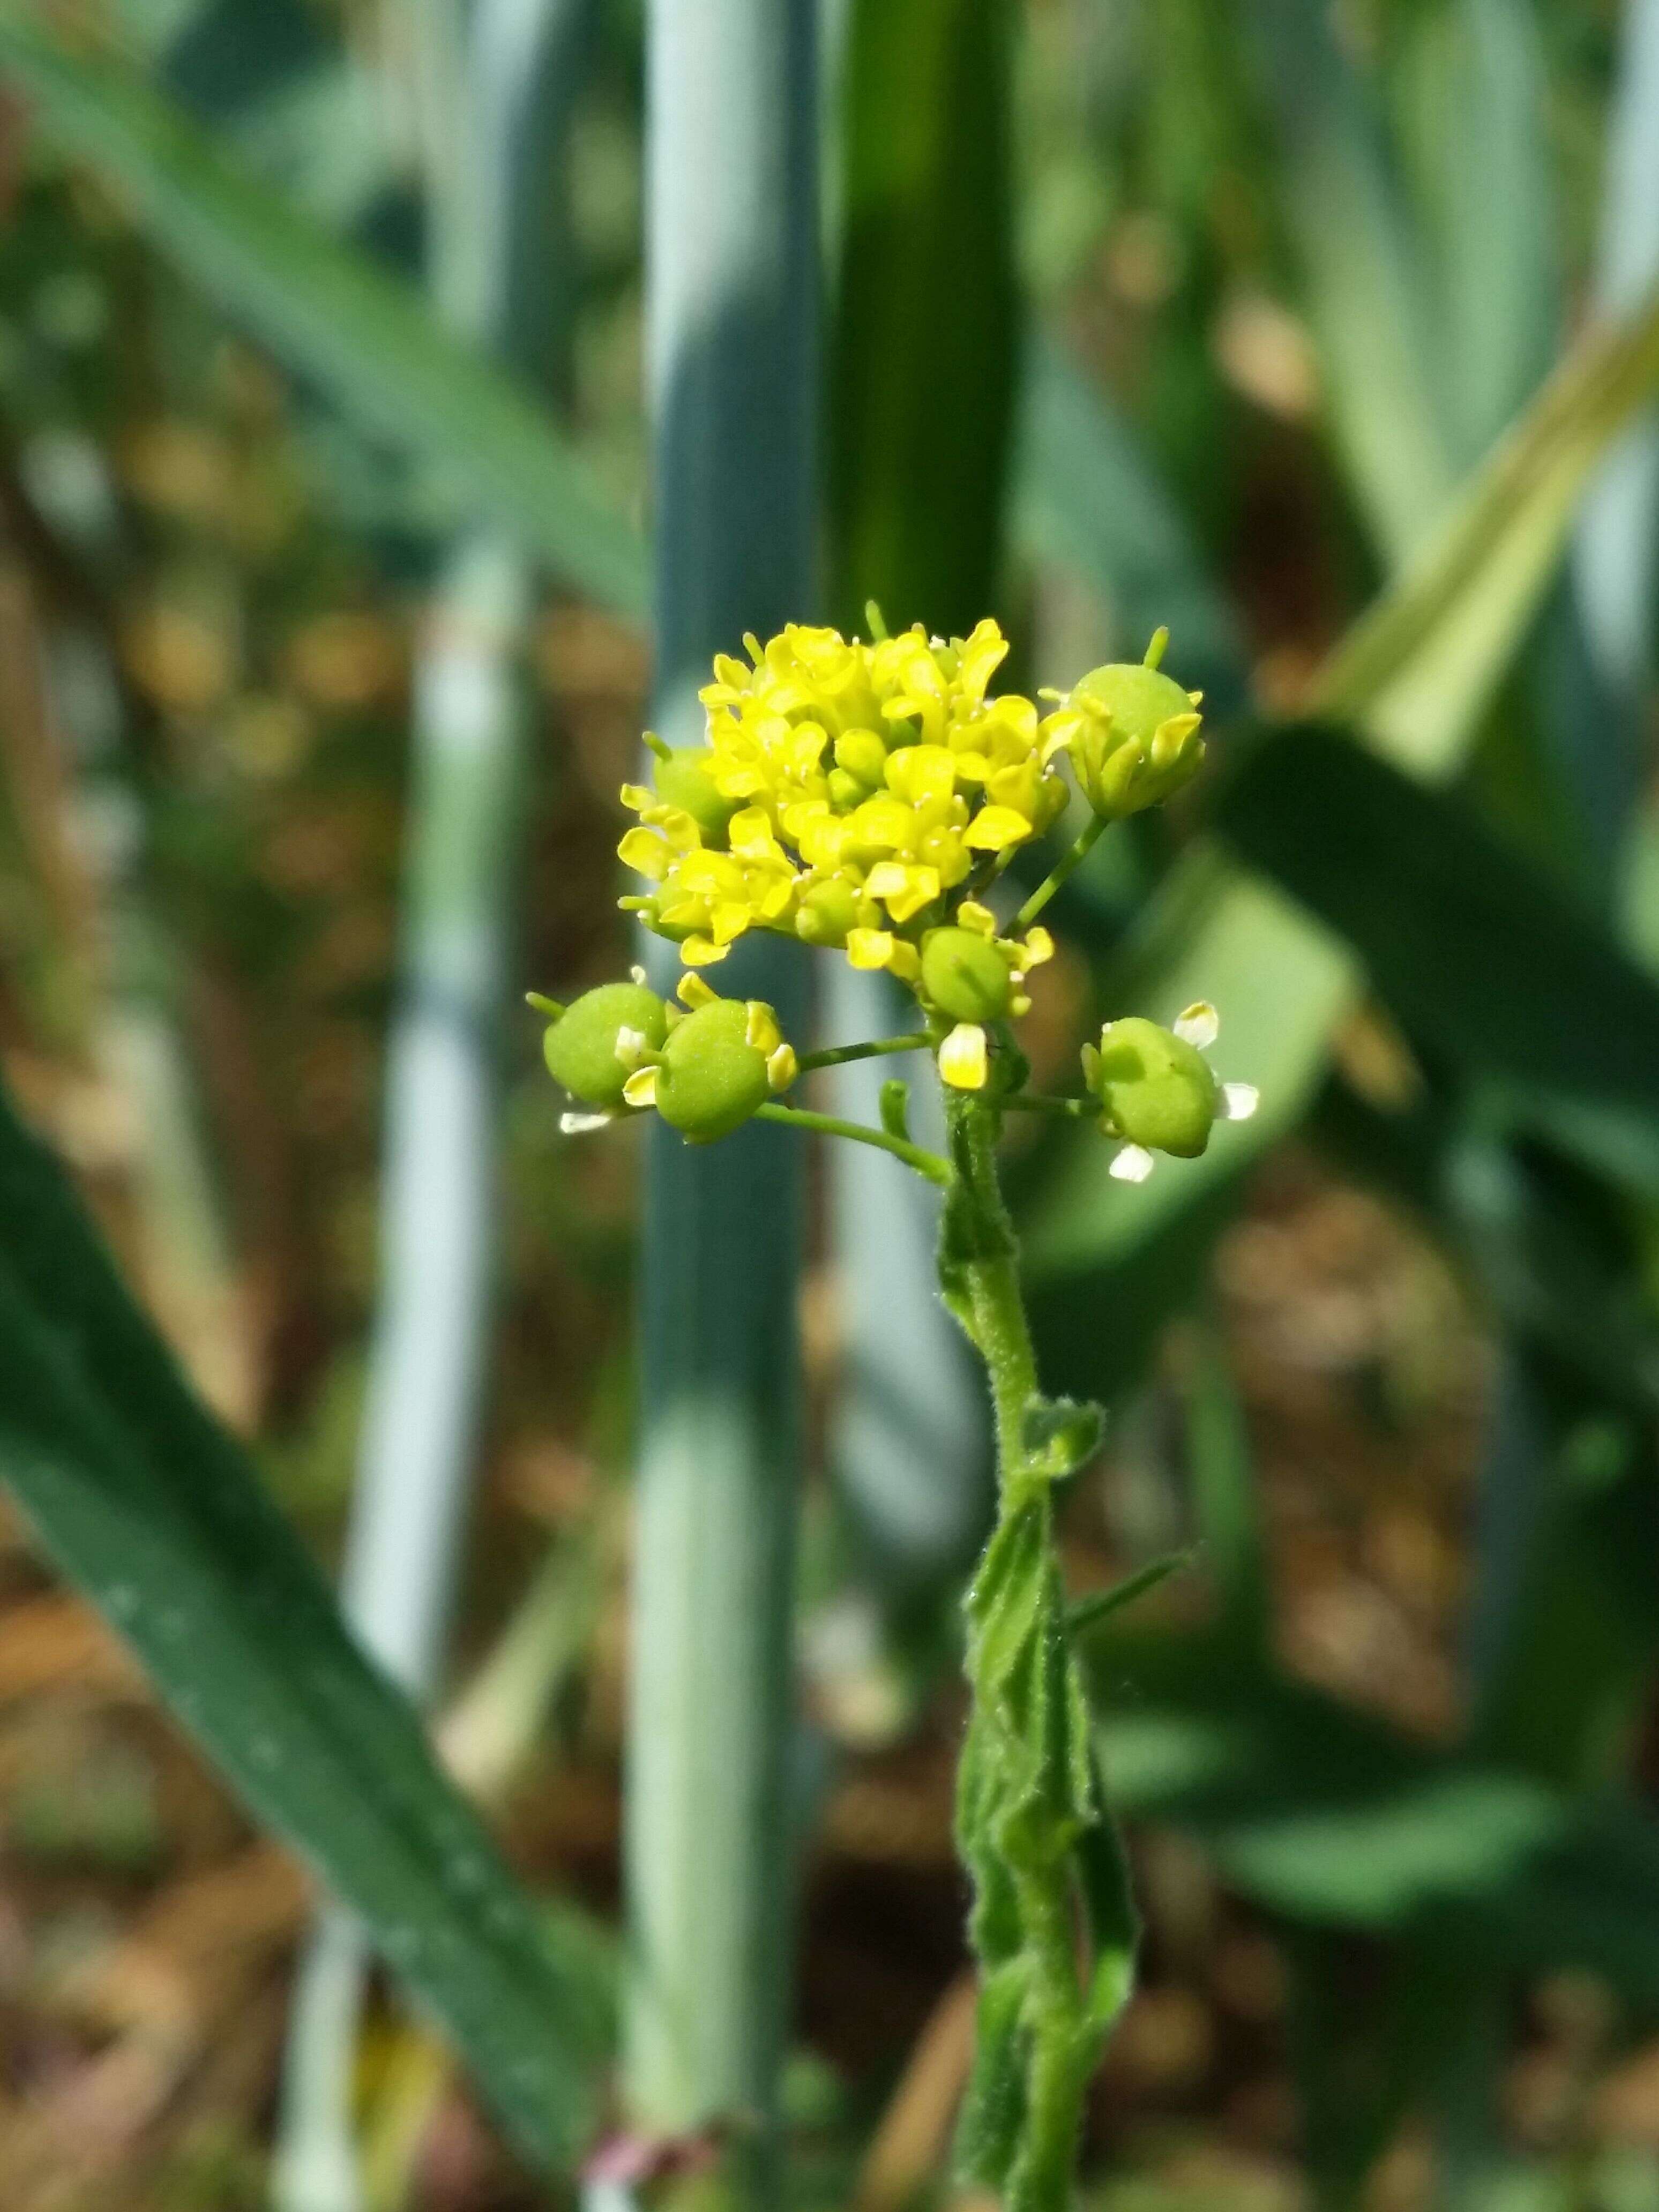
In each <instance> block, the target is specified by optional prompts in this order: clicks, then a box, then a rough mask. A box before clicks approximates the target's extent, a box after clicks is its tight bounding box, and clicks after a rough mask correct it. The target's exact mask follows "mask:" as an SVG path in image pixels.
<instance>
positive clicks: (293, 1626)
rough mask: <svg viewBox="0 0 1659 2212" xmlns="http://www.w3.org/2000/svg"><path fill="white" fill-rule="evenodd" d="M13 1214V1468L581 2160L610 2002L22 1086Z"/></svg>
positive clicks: (490, 2069) (228, 1745)
mask: <svg viewBox="0 0 1659 2212" xmlns="http://www.w3.org/2000/svg"><path fill="white" fill-rule="evenodd" d="M0 1223H3V1225H4V1245H3V1256H0V1480H4V1481H5V1482H6V1483H7V1484H9V1486H10V1487H11V1488H12V1489H13V1491H14V1492H15V1494H16V1497H17V1498H18V1500H19V1502H20V1504H21V1505H22V1507H23V1510H25V1512H26V1513H27V1516H28V1517H29V1519H30V1520H31V1522H33V1525H34V1527H35V1528H36V1529H37V1531H38V1532H39V1534H40V1537H41V1539H42V1541H43V1542H44V1543H45V1545H46V1548H47V1549H48V1550H49V1551H50V1553H52V1556H53V1558H54V1559H56V1561H57V1562H58V1565H60V1566H61V1567H62V1569H63V1570H64V1572H65V1573H66V1574H67V1575H69V1576H70V1577H72V1579H74V1580H75V1581H76V1582H77V1583H79V1584H80V1585H81V1587H82V1589H84V1590H85V1591H86V1592H87V1593H88V1595H89V1596H90V1597H91V1598H92V1600H93V1601H94V1603H95V1604H96V1605H97V1606H98V1607H100V1610H101V1611H102V1612H103V1613H105V1614H106V1616H107V1617H108V1619H109V1620H111V1621H112V1622H113V1624H114V1625H115V1626H116V1627H117V1628H118V1630H119V1631H120V1632H121V1633H122V1634H123V1635H124V1636H125V1638H127V1639H128V1641H129V1642H130V1643H131V1644H132V1646H133V1647H134V1649H135V1650H136V1651H137V1654H138V1656H139V1657H140V1658H141V1659H142V1661H143V1663H144V1665H145V1667H146V1668H148V1670H149V1673H150V1674H151V1675H152V1677H153V1678H154V1680H155V1683H156V1685H157V1686H158V1688H159V1689H160V1690H161V1693H162V1695H163V1696H164V1697H165V1698H166V1699H167V1702H168V1703H169V1705H171V1706H172V1708H173V1711H175V1712H176V1713H177V1714H178V1716H179V1718H180V1719H181V1720H182V1721H183V1722H184V1723H185V1726H186V1727H188V1728H189V1729H190V1730H191V1733H192V1734H193V1735H195V1736H196V1737H197V1739H198V1740H199V1741H200V1742H201V1743H202V1744H203V1746H204V1748H205V1749H206V1750H207V1752H208V1753H210V1756H211V1757H212V1758H213V1759H214V1760H215V1762H216V1764H217V1765H218V1766H219V1767H220V1768H221V1770H222V1771H223V1772H224V1774H225V1775H226V1776H227V1777H228V1779H229V1780H230V1782H231V1783H232V1784H233V1785H234V1788H235V1789H236V1790H237V1791H238V1793H239V1794H240V1796H241V1797H242V1799H243V1800H244V1802H246V1805H247V1807H248V1808H249V1810H250V1812H251V1813H252V1815H253V1817H254V1818H255V1819H256V1820H258V1822H259V1823H260V1825H261V1826H264V1827H267V1828H270V1829H272V1830H274V1831H275V1832H277V1833H278V1834H280V1835H282V1836H283V1837H285V1838H287V1839H288V1840H289V1842H290V1843H292V1844H294V1845H295V1848H296V1849H297V1850H300V1851H301V1853H302V1854H303V1855H304V1856H305V1857H306V1858H307V1860H308V1861H309V1862H310V1863H312V1864H313V1866H314V1867H315V1868H316V1869H317V1870H318V1872H319V1874H320V1875H322V1876H323V1878H324V1879H325V1881H328V1882H329V1883H330V1884H331V1886H332V1887H334V1889H335V1890H337V1893H339V1895H340V1896H341V1897H342V1899H344V1901H345V1902H346V1903H348V1904H349V1905H351V1906H352V1907H353V1908H354V1909H355V1910H356V1911H357V1912H359V1913H360V1914H361V1915H362V1918H363V1920H364V1922H365V1923H366V1925H367V1927H368V1930H369V1932H370V1935H371V1936H372V1938H373V1940H374V1942H375V1943H376V1944H377V1946H378V1947H379V1948H380V1950H381V1951H383V1952H384V1954H385V1955H386V1958H387V1960H389V1961H390V1963H391V1964H392V1966H393V1968H394V1969H395V1970H396V1972H398V1975H399V1977H400V1978H402V1980H403V1981H404V1983H405V1984H406V1985H407V1987H408V1988H409V1990H410V1992H411V1994H412V1995H413V1996H415V1997H416V1999H417V2000H419V2001H420V2002H422V2003H423V2004H425V2005H426V2006H427V2007H428V2008H430V2010H431V2011H432V2012H433V2013H435V2015H437V2017H438V2018H439V2020H440V2021H441V2022H442V2024H443V2025H444V2027H446V2028H447V2031H448V2033H449V2034H450V2035H451V2036H452V2037H453V2039H454V2041H455V2043H456V2045H457V2046H458V2048H459V2050H460V2051H462V2052H463V2053H464V2054H465V2057H466V2058H467V2060H468V2061H469V2063H470V2064H471V2068H472V2069H473V2071H474V2073H475V2074H476V2076H477V2081H478V2085H479V2087H480V2088H481V2089H482V2090H483V2093H485V2095H486V2096H487V2097H488V2098H489V2100H491V2102H492V2103H493V2104H494V2106H495V2109H496V2111H497V2112H499V2114H500V2115H501V2119H502V2121H503V2123H504V2124H506V2125H507V2128H508V2129H509V2130H511V2132H512V2134H513V2136H514V2138H515V2140H516V2141H517V2142H518V2143H519V2144H520V2147H521V2148H522V2149H523V2150H524V2151H525V2153H526V2155H527V2156H529V2157H530V2158H531V2159H532V2160H534V2161H535V2162H537V2163H538V2165H540V2166H543V2167H544V2168H548V2169H555V2168H557V2167H560V2166H565V2165H568V2162H569V2160H571V2158H572V2156H573V2155H574V2152H575V2151H576V2150H577V2148H579V2146H580V2139H581V2136H582V2133H583V2130H584V2129H585V2127H586V2122H587V2118H588V2112H587V2099H586V2084H585V2081H584V2070H585V2057H592V2056H593V2055H594V2053H593V2051H592V2045H593V2042H594V2040H595V2039H596V2035H597V2030H596V2028H595V2026H594V2023H593V2022H592V2018H591V2007H590V2006H589V2004H588V2003H587V2001H586V1998H584V1997H583V1996H582V1995H581V1993H580V1986H579V1985H578V1984H574V1983H573V1982H572V1981H570V1979H569V1978H568V1977H567V1976H565V1975H564V1974H563V1973H562V1971H561V1970H560V1969H559V1968H558V1967H557V1966H556V1963H555V1961H554V1960H553V1959H552V1957H551V1955H550V1954H549V1952H548V1951H547V1949H546V1948H545V1947H544V1942H543V1940H542V1936H541V1934H540V1931H539V1927H538V1919H537V1916H536V1914H535V1912H534V1911H533V1910H532V1906H531V1905H530V1902H529V1900H528V1899H526V1896H525V1895H524V1893H522V1892H521V1891H520V1888H519V1887H518V1886H517V1884H516V1883H515V1882H514V1881H513V1877H512V1875H510V1873H509V1872H508V1870H507V1868H506V1866H505V1865H504V1864H503V1863H502V1861H501V1857H500V1856H499V1854H498V1852H497V1850H496V1849H495V1844H494V1843H493V1842H492V1841H491V1839H490V1838H489V1834H488V1832H486V1831H485V1829H484V1828H483V1826H482V1825H481V1823H480V1822H479V1820H478V1819H477V1815H476V1814H474V1813H473V1811H472V1810H471V1808H470V1807H469V1806H468V1804H467V1803H466V1802H465V1799H464V1798H463V1797H461V1796H460V1795H459V1792H458V1791H457V1790H455V1788H454V1787H453V1784H451V1783H450V1782H449V1781H448V1780H447V1778H445V1776H444V1775H443V1774H442V1773H441V1771H440V1770H439V1769H438V1767H437V1766H436V1765H435V1763H434V1760H433V1758H432V1754H431V1753H430V1751H429V1749H428V1746H427V1743H426V1741H425V1739H424V1736H423V1735H422V1731H421V1728H420V1725H419V1723H418V1722H417V1720H416V1717H415V1715H414V1713H413V1712H412V1711H411V1710H410V1707H409V1706H408V1705H407V1704H406V1703H405V1702H404V1699H402V1698H401V1697H399V1696H398V1693H397V1692H395V1691H394V1690H393V1689H392V1687H391V1686H390V1685H389V1684H388V1683H387V1682H386V1681H385V1680H383V1679H382V1678H381V1676H380V1675H379V1674H377V1673H376V1672H375V1671H374V1669H373V1668H371V1667H370V1665H369V1664H368V1662H367V1661H366V1660H365V1658H364V1657H363V1656H362V1652H361V1651H360V1650H359V1649H358V1647H357V1646H356V1644H354V1643H353V1641H352V1640H351V1638H350V1636H349V1634H348V1632H347V1631H346V1629H345V1627H344V1625H343V1622H342V1620H341V1618H340V1615H339V1613H338V1610H337V1607H336V1605H335V1602H334V1600H333V1598H332V1596H331V1594H330V1592H329V1589H328V1588H327V1585H326V1584H325V1582H324V1581H323V1578H322V1577H321V1575H320V1574H319V1571H318V1570H317V1568H316V1567H315V1566H314V1565H313V1563H312V1560H311V1559H310V1557H309V1556H308V1554H307V1553H306V1551H305V1549H304V1547H302V1545H301V1542H300V1541H299V1539H298V1537H297V1536H296V1535H295V1532H294V1530H293V1529H292V1528H290V1527H289V1524H288V1522H286V1521H285V1520H284V1519H283V1516H282V1514H281V1513H280V1512H279V1510H277V1508H276V1505H275V1504H273V1503H272V1502H271V1500H270V1498H269V1497H268V1496H267V1495H266V1493H265V1492H264V1489H263V1487H262V1486H261V1484H260V1482H259V1480H258V1476H257V1475H256V1474H255V1473H254V1472H253V1470H252V1467H251V1466H250V1464H249V1462H248V1461H247V1459H246V1455H244V1453H243V1452H242V1450H241V1449H240V1446H238V1445H237V1443H235V1442H234V1439H233V1438H232V1437H230V1436H229V1435H228V1433H227V1432H226V1431H224V1430H223V1429H222V1428H221V1427H220V1426H219V1425H217V1423H216V1421H215V1420H214V1419H212V1417H211V1416H210V1414H209V1413H207V1412H206V1411H205V1410H204V1408H203V1407H202V1406H201V1405H200V1404H199V1402H198V1401H197V1400H196V1399H195V1398H194V1397H193V1395H191V1391H190V1390H189V1389H188V1387H187V1386H186V1384H185V1383H184V1381H183V1380H182V1378H181V1377H180V1376H179V1371H178V1370H177V1368H176V1366H175V1365H174V1364H173V1360H172V1358H170V1356H169V1355H168V1353H167V1352H166V1350H165V1349H164V1348H163V1346H162V1345H161V1342H160V1340H159V1339H158V1338H157V1337H156V1335H155V1332H154V1331H153V1329H152V1328H150V1326H149V1322H147V1321H146V1320H145V1319H144V1317H143V1315H142V1314H140V1313H139V1311H138V1310H137V1308H136V1307H135V1306H134V1305H133V1304H132V1303H131V1299H130V1298H129V1297H128V1296H127V1294H126V1292H125V1290H124V1289H123V1288H122V1285H121V1284H120V1282H119V1280H118V1278H117V1276H116V1273H115V1271H114V1269H113V1267H112V1265H111V1262H110V1260H109V1258H108V1255H106V1252H105V1250H104V1249H103V1247H102V1245H101V1243H100V1241H99V1239H98V1237H97V1236H96V1234H95V1232H94V1230H93V1229H92V1227H91V1225H89V1223H88V1220H87V1218H86V1216H85V1214H84V1213H83V1212H82V1209H81V1206H80V1205H79V1204H78V1202H77V1200H76V1198H75V1196H74V1194H72V1192H71V1191H70V1188H69V1186H68V1185H67V1183H66V1182H65V1181H64V1177H63V1176H62V1174H61V1172H60V1170H58V1167H57V1166H56V1164H55V1163H54V1162H53V1161H52V1158H51V1155H50V1154H49V1153H48V1152H47V1151H46V1147H45V1146H43V1145H42V1144H40V1142H39V1141H38V1139H35V1138H33V1136H32V1135H30V1134H29V1133H27V1131H26V1130H25V1129H24V1128H23V1127H22V1126H21V1123H19V1121H17V1120H16V1119H15V1116H14V1115H13V1113H12V1111H11V1109H10V1108H9V1105H8V1104H7V1103H5V1101H4V1100H3V1097H0Z"/></svg>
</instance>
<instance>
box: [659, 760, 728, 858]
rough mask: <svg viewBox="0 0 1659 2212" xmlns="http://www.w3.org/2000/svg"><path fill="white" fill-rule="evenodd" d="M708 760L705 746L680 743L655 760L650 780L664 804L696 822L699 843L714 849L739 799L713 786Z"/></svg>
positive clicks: (723, 839)
mask: <svg viewBox="0 0 1659 2212" xmlns="http://www.w3.org/2000/svg"><path fill="white" fill-rule="evenodd" d="M708 759H709V754H708V747H707V745H681V746H679V747H678V750H675V751H673V752H671V753H670V754H669V756H668V757H667V759H666V760H659V762H658V763H657V768H656V774H655V775H654V776H653V782H654V783H655V785H656V787H657V796H658V798H659V799H661V800H662V801H663V803H664V805H667V806H678V807H680V808H682V809H683V810H684V811H685V812H686V813H687V814H689V815H690V817H691V819H692V820H693V821H694V822H695V823H696V825H697V829H698V830H699V832H700V833H701V835H702V842H703V843H704V844H705V845H707V846H708V847H710V848H711V849H714V850H718V849H720V848H721V847H723V846H724V845H725V843H726V831H727V829H729V828H730V827H731V823H732V816H733V815H734V814H735V813H736V812H737V811H738V807H739V806H741V805H742V804H743V801H742V800H741V799H727V798H726V797H725V796H724V795H723V794H722V793H721V792H720V790H719V789H718V788H717V787H716V786H715V782H714V777H713V776H712V775H710V774H709V773H708Z"/></svg>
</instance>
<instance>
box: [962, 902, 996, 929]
mask: <svg viewBox="0 0 1659 2212" xmlns="http://www.w3.org/2000/svg"><path fill="white" fill-rule="evenodd" d="M957 928H958V929H970V930H972V932H973V933H974V935H975V937H987V938H988V937H994V936H995V935H996V933H997V918H996V916H995V915H994V914H993V913H992V911H991V909H990V908H989V907H988V906H981V904H980V902H979V901H978V900H977V899H963V902H962V904H961V905H960V906H959V907H958V908H957Z"/></svg>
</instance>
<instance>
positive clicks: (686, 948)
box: [680, 937, 731, 968]
mask: <svg viewBox="0 0 1659 2212" xmlns="http://www.w3.org/2000/svg"><path fill="white" fill-rule="evenodd" d="M730 950H731V947H730V946H729V945H714V944H712V943H711V942H710V941H709V939H708V938H706V937H688V938H687V939H686V940H685V942H684V945H681V947H680V958H681V959H682V960H684V963H685V964H686V966H687V967H688V968H712V967H713V966H714V963H715V961H717V960H724V959H725V957H726V954H727V952H728V951H730Z"/></svg>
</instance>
